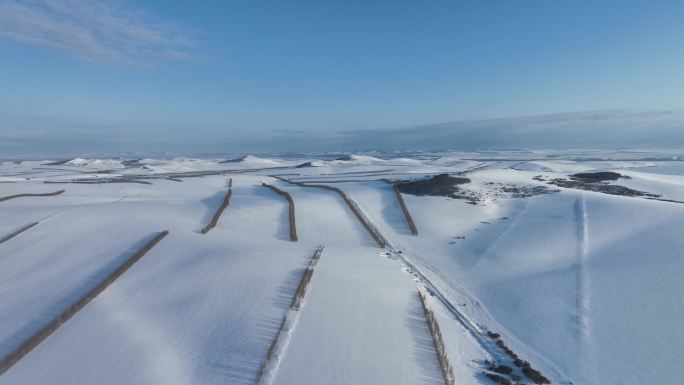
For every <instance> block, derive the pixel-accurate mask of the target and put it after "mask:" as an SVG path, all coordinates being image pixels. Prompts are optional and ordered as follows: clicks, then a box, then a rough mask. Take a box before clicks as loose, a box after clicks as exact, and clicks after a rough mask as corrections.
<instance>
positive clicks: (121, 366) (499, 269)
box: [0, 151, 684, 385]
mask: <svg viewBox="0 0 684 385" xmlns="http://www.w3.org/2000/svg"><path fill="white" fill-rule="evenodd" d="M682 159H684V157H682V155H681V154H679V153H676V152H671V151H670V152H655V151H654V152H648V151H640V152H625V151H615V152H601V153H596V152H582V151H565V152H554V151H548V152H514V151H512V152H491V151H490V152H481V153H459V152H443V153H435V154H428V153H402V154H392V155H390V156H388V155H387V154H365V155H349V156H338V157H329V156H328V157H317V156H309V157H307V156H298V157H257V156H245V157H232V158H230V157H229V158H219V157H216V158H201V159H195V158H176V159H101V160H99V159H80V158H79V159H73V160H45V161H21V162H19V161H17V162H14V161H3V162H2V163H0V218H1V219H2V220H0V240H1V239H3V238H5V237H6V236H7V235H10V234H13V233H15V232H16V231H17V230H19V229H21V228H22V227H24V226H26V225H29V224H32V223H37V224H36V225H35V226H33V227H31V228H29V229H28V230H26V231H24V232H22V233H20V234H18V235H16V236H14V237H13V238H11V239H9V240H6V241H4V242H2V243H0V359H2V358H3V357H5V356H6V355H8V354H9V353H11V352H12V351H13V350H15V349H16V348H17V346H19V345H20V344H21V343H22V342H23V341H24V340H26V339H27V338H29V337H30V336H31V335H33V334H34V333H35V332H37V331H38V330H39V329H40V328H41V327H42V326H44V325H45V324H46V323H48V322H50V321H51V320H52V319H53V318H54V317H55V316H56V315H58V314H59V313H60V312H61V311H63V310H64V309H65V308H66V307H68V306H69V305H70V304H71V303H73V302H74V301H75V300H76V299H77V298H79V297H80V296H81V295H83V294H84V293H85V292H87V291H88V290H89V289H91V288H92V287H94V286H95V285H97V284H98V283H99V282H100V281H101V280H102V279H103V278H104V277H105V276H106V275H107V274H109V273H110V272H111V271H113V270H114V269H116V267H117V266H119V265H120V264H121V263H122V262H123V261H124V260H125V259H126V258H127V257H128V256H130V255H131V254H132V253H134V252H135V251H136V250H137V249H138V248H140V247H141V245H143V244H144V243H145V242H147V241H148V240H149V239H150V238H152V237H153V236H154V235H155V234H156V233H157V232H159V231H162V230H169V232H170V234H169V236H167V237H166V238H165V239H164V240H162V241H161V242H160V243H159V244H158V245H157V246H156V247H154V248H153V249H152V250H151V251H150V252H149V253H148V254H147V255H145V256H144V257H143V258H142V259H141V260H140V261H139V262H138V263H136V264H135V265H133V267H131V268H130V270H128V271H127V272H126V273H124V274H123V275H122V276H121V277H120V278H118V279H117V280H116V281H115V282H114V283H113V284H112V285H111V286H109V287H107V288H106V289H105V290H104V291H103V292H102V293H101V294H100V295H98V296H97V297H96V298H95V299H94V300H93V301H92V302H90V303H89V304H87V305H86V306H85V307H84V308H83V309H82V310H80V311H79V312H78V313H77V314H76V315H75V316H74V317H73V318H71V319H69V320H68V321H67V322H65V323H64V324H63V325H61V327H59V328H58V329H57V330H56V331H55V332H54V333H52V334H51V335H50V336H49V337H48V338H47V339H45V340H44V341H43V342H42V343H40V344H39V345H38V346H37V347H36V348H35V349H33V350H32V351H30V352H29V353H28V354H27V355H25V356H24V357H23V358H22V359H21V360H19V362H18V363H16V364H15V365H14V366H12V367H11V368H10V369H9V370H7V371H6V372H5V373H4V374H1V375H0V385H6V384H7V385H10V384H11V385H16V384H21V385H23V384H26V385H29V384H31V385H33V384H48V383H49V384H171V385H175V384H178V385H181V384H255V383H257V381H261V383H270V384H297V385H300V384H304V385H307V384H443V383H444V380H443V377H442V374H441V372H440V368H439V363H438V360H437V355H436V353H435V348H434V345H433V340H432V337H431V335H430V332H429V329H428V326H427V324H426V322H425V316H424V314H423V311H422V308H421V305H420V302H419V300H418V295H417V293H418V291H419V290H421V291H424V292H427V293H428V300H427V301H428V305H429V306H430V308H431V309H432V310H433V311H434V312H435V314H436V317H437V320H438V321H439V326H440V328H441V330H442V334H443V337H444V340H445V343H446V347H447V349H446V350H447V356H448V359H449V362H450V364H451V366H452V367H453V371H454V374H455V377H456V383H457V384H490V383H491V384H493V383H494V382H493V381H492V380H490V379H488V378H486V377H485V376H484V375H483V372H485V371H487V370H488V365H487V364H486V363H485V360H487V361H490V362H497V363H499V364H504V365H508V366H511V367H513V368H514V374H516V375H519V376H520V377H522V379H521V382H520V383H525V384H531V383H533V382H532V381H531V380H530V379H529V378H527V377H526V376H525V375H523V373H522V372H521V371H520V369H518V368H517V367H515V366H514V365H513V363H512V360H511V358H510V357H509V356H507V355H506V354H505V353H504V352H503V350H501V349H500V348H499V347H497V346H496V344H495V343H494V341H493V340H492V339H491V338H489V337H487V332H488V331H489V332H495V333H499V334H500V335H501V339H502V340H503V341H504V342H505V344H506V345H507V346H508V347H510V348H511V349H512V350H513V351H514V352H515V353H516V354H517V355H518V356H520V358H522V359H523V360H526V361H529V362H530V364H531V365H532V367H534V368H536V369H538V370H540V371H541V373H543V374H544V375H545V376H546V377H548V378H549V379H550V380H551V382H552V383H554V384H570V383H572V384H575V385H580V384H587V385H592V384H616V385H617V384H621V385H641V384H662V385H669V384H672V385H675V384H680V383H681V370H682V369H683V368H684V366H683V365H682V364H681V362H680V361H681V357H682V356H684V332H682V330H681V328H680V325H681V322H682V320H684V296H683V295H682V294H684V281H683V280H682V279H681V277H682V274H684V257H682V250H684V237H682V236H681V231H682V229H683V228H684V204H683V203H681V202H682V201H684V192H682V187H683V186H684V161H683V160H682ZM591 171H614V172H618V173H620V174H622V175H624V176H627V177H629V178H621V179H618V180H617V181H611V182H608V183H610V184H612V185H619V186H625V187H629V188H632V189H635V190H639V191H643V192H647V193H651V194H658V195H660V197H659V198H658V199H648V197H630V196H617V195H608V194H605V193H601V192H594V191H586V190H578V189H574V188H565V187H558V186H555V185H550V184H548V182H549V181H552V180H553V179H556V178H563V179H567V178H568V177H569V175H570V174H574V173H578V172H591ZM440 173H449V174H452V175H458V176H465V177H468V178H470V179H471V182H470V183H467V184H465V185H462V186H461V189H462V190H464V191H467V192H468V194H470V196H473V197H476V201H475V202H473V201H469V200H462V199H454V198H450V197H443V196H414V195H408V194H403V198H404V200H405V202H406V205H407V207H408V209H409V211H410V212H411V214H412V216H413V219H414V221H415V224H416V227H417V229H418V235H416V236H414V235H411V233H410V231H409V227H408V225H407V222H406V219H405V218H404V216H403V213H402V211H401V207H400V205H399V203H398V201H397V199H396V196H395V193H394V190H393V186H392V185H391V184H390V183H388V180H400V179H401V180H408V179H420V178H424V177H430V176H433V175H436V174H440ZM273 176H278V177H279V178H281V179H277V178H274V177H273ZM229 178H232V191H233V195H232V198H231V201H230V205H229V207H228V208H227V209H226V210H225V212H224V213H223V215H222V216H221V218H220V220H219V223H218V225H217V226H216V227H215V228H214V229H213V230H211V231H210V232H209V233H208V234H206V235H203V234H201V233H200V230H201V229H202V228H203V227H204V225H206V224H207V223H208V222H209V220H210V219H211V217H212V215H213V213H214V211H215V210H216V209H217V208H218V206H219V205H220V204H221V202H222V201H223V198H224V195H225V194H226V191H227V189H228V188H229V184H228V180H229ZM283 179H286V180H290V181H292V182H303V183H305V184H323V185H329V186H335V187H338V188H340V189H342V190H343V191H344V192H345V193H346V194H347V195H348V196H349V197H350V198H351V199H352V200H353V202H354V203H355V204H356V205H357V206H358V208H359V209H360V210H361V211H362V212H363V214H365V216H366V217H367V218H368V220H369V221H370V223H371V225H372V226H373V227H374V228H376V229H377V230H378V232H379V233H380V234H381V235H382V237H383V238H384V240H385V241H386V242H387V246H386V247H385V248H379V247H378V246H377V244H376V242H375V241H374V239H373V238H372V237H371V236H370V235H369V233H368V231H367V230H366V228H364V226H362V224H361V223H360V222H359V220H358V219H357V217H356V216H355V215H354V214H353V213H352V211H351V210H350V209H349V207H348V206H347V205H346V204H345V202H344V200H343V199H342V198H341V197H340V196H339V195H338V194H336V193H335V192H333V191H328V190H324V189H319V188H310V187H306V186H302V185H297V184H293V183H288V182H287V181H286V180H283ZM261 183H268V184H272V185H275V186H277V187H278V188H280V189H282V190H284V191H287V192H289V193H290V194H291V195H292V198H293V200H294V202H295V207H296V221H297V233H298V238H299V241H298V242H291V241H290V238H289V224H288V208H287V201H286V200H285V199H283V197H282V196H280V195H278V194H276V193H274V192H273V191H271V190H269V189H266V188H264V187H262V186H261ZM544 188H545V189H544ZM62 189H64V190H65V192H64V193H62V194H60V195H54V196H24V197H17V198H14V199H9V200H4V201H2V200H1V199H2V197H6V196H12V195H15V194H41V193H49V192H55V191H57V190H62ZM520 191H528V192H532V193H529V194H520V193H519V192H520ZM540 192H544V193H543V194H540ZM473 203H475V204H473ZM318 245H323V246H324V247H325V248H324V251H323V253H322V255H321V258H320V261H319V262H318V264H317V265H316V267H315V269H314V273H313V275H312V278H311V281H310V283H309V286H308V289H307V294H306V296H305V299H304V303H303V305H302V307H301V308H300V309H299V310H298V311H293V310H291V309H290V301H291V299H292V297H293V295H294V293H295V291H296V290H297V286H298V284H299V280H300V277H301V276H302V274H303V273H304V271H305V269H306V267H307V263H308V261H309V257H310V256H311V254H312V253H313V251H314V250H315V249H316V247H317V246H318ZM283 316H287V320H288V322H287V324H286V327H285V328H284V331H283V334H281V335H280V338H278V340H277V346H276V349H275V355H274V357H272V360H271V362H270V363H269V365H267V366H266V373H265V375H262V376H260V375H259V373H260V370H261V368H262V364H263V363H264V360H265V359H266V357H267V356H268V352H269V348H270V347H271V344H272V342H273V341H274V339H275V338H276V336H277V335H278V330H279V325H280V323H281V320H282V318H283ZM262 374H263V373H262Z"/></svg>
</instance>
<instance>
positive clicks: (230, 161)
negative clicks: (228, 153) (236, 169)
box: [219, 156, 247, 163]
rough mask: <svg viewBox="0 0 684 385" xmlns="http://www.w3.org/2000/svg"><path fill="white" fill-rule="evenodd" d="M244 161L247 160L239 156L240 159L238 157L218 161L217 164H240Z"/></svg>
mask: <svg viewBox="0 0 684 385" xmlns="http://www.w3.org/2000/svg"><path fill="white" fill-rule="evenodd" d="M245 159H247V157H246V156H241V157H239V158H234V159H226V160H223V161H220V162H219V163H240V162H242V161H243V160H245Z"/></svg>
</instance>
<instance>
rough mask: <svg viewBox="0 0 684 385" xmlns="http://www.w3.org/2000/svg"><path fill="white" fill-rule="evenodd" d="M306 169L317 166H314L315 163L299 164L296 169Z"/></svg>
mask: <svg viewBox="0 0 684 385" xmlns="http://www.w3.org/2000/svg"><path fill="white" fill-rule="evenodd" d="M305 167H315V166H314V165H313V162H306V163H302V164H298V165H296V166H295V168H305Z"/></svg>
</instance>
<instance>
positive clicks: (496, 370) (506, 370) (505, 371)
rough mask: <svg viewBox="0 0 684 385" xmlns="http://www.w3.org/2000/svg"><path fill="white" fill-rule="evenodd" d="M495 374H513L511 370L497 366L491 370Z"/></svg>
mask: <svg viewBox="0 0 684 385" xmlns="http://www.w3.org/2000/svg"><path fill="white" fill-rule="evenodd" d="M493 370H494V371H495V372H497V373H501V374H511V373H513V368H511V367H510V366H507V365H499V366H497V367H495V368H494V369H493Z"/></svg>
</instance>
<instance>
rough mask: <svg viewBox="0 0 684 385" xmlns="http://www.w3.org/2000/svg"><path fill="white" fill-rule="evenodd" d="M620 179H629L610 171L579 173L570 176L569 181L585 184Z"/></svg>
mask: <svg viewBox="0 0 684 385" xmlns="http://www.w3.org/2000/svg"><path fill="white" fill-rule="evenodd" d="M621 178H624V179H631V178H630V177H628V176H626V175H622V174H618V173H616V172H612V171H597V172H581V173H579V174H573V175H570V179H573V180H576V181H580V182H585V183H596V182H606V181H614V180H618V179H621Z"/></svg>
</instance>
